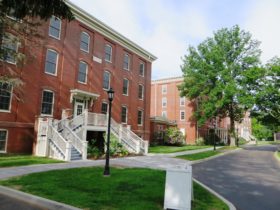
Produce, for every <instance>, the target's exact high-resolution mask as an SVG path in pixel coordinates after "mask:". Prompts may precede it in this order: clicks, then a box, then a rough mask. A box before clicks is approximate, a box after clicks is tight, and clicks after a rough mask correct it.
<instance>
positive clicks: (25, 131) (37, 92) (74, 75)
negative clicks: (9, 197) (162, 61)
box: [0, 5, 156, 152]
mask: <svg viewBox="0 0 280 210" xmlns="http://www.w3.org/2000/svg"><path fill="white" fill-rule="evenodd" d="M70 6H71V8H72V9H73V10H74V14H75V16H76V20H74V21H71V22H68V21H62V23H61V32H60V38H59V39H56V38H53V37H51V36H49V21H47V22H44V24H43V25H42V26H41V27H40V29H39V30H40V31H42V32H43V34H44V37H43V44H42V45H41V46H39V47H37V48H36V49H35V50H34V49H33V54H34V55H35V56H36V59H34V60H32V61H30V62H28V63H27V65H25V66H23V67H22V68H17V69H16V71H17V73H18V76H20V77H21V79H22V80H23V81H24V85H23V86H21V87H20V88H21V90H22V92H23V93H24V94H23V96H22V101H18V100H17V99H16V98H15V97H12V101H11V107H10V111H8V112H3V111H2V112H1V111H0V129H4V130H7V131H8V139H7V146H6V148H7V149H6V151H4V152H31V149H32V146H31V145H32V141H33V140H34V137H33V130H34V122H35V118H36V116H40V115H41V106H42V91H43V90H50V91H52V92H53V93H54V103H53V115H52V117H53V118H55V119H61V114H62V111H63V110H66V109H70V110H73V108H74V103H75V100H73V99H75V98H74V97H75V94H72V95H71V90H72V91H73V90H79V91H80V92H81V91H85V92H86V93H90V94H93V95H96V97H94V98H91V99H90V100H89V99H88V98H87V96H86V95H85V96H84V98H83V96H82V95H81V96H80V98H79V99H82V100H84V102H83V103H85V106H86V107H85V108H88V109H89V111H92V112H96V113H100V112H101V104H102V102H108V95H107V92H106V90H104V89H103V72H104V71H107V72H109V73H110V87H112V88H113V89H114V91H115V96H114V100H113V103H112V104H113V106H112V118H113V119H114V120H115V121H117V122H118V123H121V107H122V106H126V107H127V124H128V125H131V129H132V130H133V131H134V132H135V133H137V134H138V135H140V136H141V137H142V138H143V139H145V140H149V135H150V127H149V126H150V125H149V117H150V106H149V104H150V94H151V93H150V87H151V63H152V61H153V60H155V59H156V57H154V56H153V55H152V54H150V53H149V52H147V51H145V50H144V49H142V48H141V47H139V46H138V45H136V44H135V43H133V42H131V41H130V40H128V39H126V38H125V37H123V36H122V35H120V34H118V33H117V32H115V31H114V30H113V29H111V28H109V27H108V26H106V25H105V24H104V23H101V22H100V21H98V20H96V19H95V18H93V17H91V16H90V15H88V14H86V13H85V12H84V11H82V10H80V9H79V8H77V7H75V6H74V5H70ZM82 32H86V33H87V34H88V35H89V37H90V42H89V52H85V51H83V50H81V49H80V40H81V33H82ZM106 44H109V45H110V46H112V61H111V62H107V61H105V59H104V56H105V45H106ZM22 49H23V50H25V51H27V50H29V47H28V43H27V44H26V46H24V48H22ZM48 49H51V50H55V51H56V52H57V53H58V63H57V72H56V75H50V74H47V73H45V61H46V52H47V50H48ZM125 53H128V54H129V56H130V63H129V70H125V69H124V68H123V63H124V54H125ZM80 61H83V62H85V63H86V64H87V65H88V70H87V82H86V84H82V83H79V82H78V70H79V62H80ZM140 63H143V64H144V76H141V75H140V73H139V66H140ZM7 65H8V66H9V67H11V68H15V65H12V64H7ZM0 70H1V72H4V74H5V73H6V72H5V70H4V69H0ZM124 78H126V79H128V80H129V93H128V96H126V95H123V79H124ZM139 85H143V86H144V94H143V99H139V98H138V91H139V90H138V89H139ZM16 91H17V90H16V89H15V90H13V92H16ZM138 110H143V123H142V125H138V123H137V119H138Z"/></svg>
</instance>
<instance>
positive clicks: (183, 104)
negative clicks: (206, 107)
mask: <svg viewBox="0 0 280 210" xmlns="http://www.w3.org/2000/svg"><path fill="white" fill-rule="evenodd" d="M185 101H186V97H180V106H185Z"/></svg>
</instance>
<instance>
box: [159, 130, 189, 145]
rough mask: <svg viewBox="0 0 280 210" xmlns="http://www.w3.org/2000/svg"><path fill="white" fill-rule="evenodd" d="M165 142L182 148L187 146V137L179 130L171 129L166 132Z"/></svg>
mask: <svg viewBox="0 0 280 210" xmlns="http://www.w3.org/2000/svg"><path fill="white" fill-rule="evenodd" d="M164 142H165V144H167V145H173V146H182V145H184V144H185V137H184V135H183V133H182V132H181V131H180V130H179V129H178V128H175V127H170V128H168V129H167V130H166V133H165V136H164Z"/></svg>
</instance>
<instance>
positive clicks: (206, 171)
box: [193, 145, 280, 210]
mask: <svg viewBox="0 0 280 210" xmlns="http://www.w3.org/2000/svg"><path fill="white" fill-rule="evenodd" d="M276 150H277V146H272V145H267V146H259V147H255V146H248V147H245V148H244V150H240V151H238V152H235V153H231V154H228V155H225V156H221V157H218V158H215V159H212V160H209V161H206V162H202V163H198V164H195V165H193V176H194V177H195V178H196V179H198V180H199V181H201V182H202V183H203V184H205V185H207V186H208V187H210V188H212V189H213V190H215V191H216V192H218V193H219V194H221V195H222V196H224V197H225V198H226V199H228V200H229V201H230V202H232V203H233V204H234V205H235V206H236V208H237V209H238V210H279V209H280V164H279V162H278V161H277V160H276V159H275V157H273V153H274V152H275V151H276Z"/></svg>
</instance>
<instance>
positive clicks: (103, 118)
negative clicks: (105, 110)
mask: <svg viewBox="0 0 280 210" xmlns="http://www.w3.org/2000/svg"><path fill="white" fill-rule="evenodd" d="M87 117H88V118H87V120H86V121H87V125H88V126H101V127H107V124H108V121H107V120H108V118H107V115H106V114H98V113H92V112H88V114H87Z"/></svg>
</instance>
